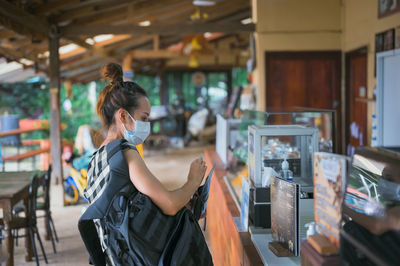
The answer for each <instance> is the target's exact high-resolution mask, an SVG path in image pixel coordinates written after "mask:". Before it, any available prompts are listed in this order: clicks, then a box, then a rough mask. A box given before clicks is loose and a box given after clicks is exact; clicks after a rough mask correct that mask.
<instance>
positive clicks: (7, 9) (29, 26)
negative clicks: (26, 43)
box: [0, 0, 49, 36]
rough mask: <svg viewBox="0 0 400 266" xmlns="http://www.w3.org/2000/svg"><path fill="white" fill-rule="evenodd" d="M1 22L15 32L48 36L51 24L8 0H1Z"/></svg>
mask: <svg viewBox="0 0 400 266" xmlns="http://www.w3.org/2000/svg"><path fill="white" fill-rule="evenodd" d="M0 23H1V24H3V25H4V26H6V27H7V28H9V29H11V30H13V31H15V32H23V33H24V34H25V35H26V34H27V33H30V34H32V32H33V33H39V34H42V35H45V36H46V35H47V34H48V32H49V25H48V23H47V22H46V21H44V20H41V19H38V18H37V17H36V16H34V15H32V14H30V13H28V12H25V11H24V10H21V9H20V8H18V7H17V6H15V5H13V4H11V3H9V2H7V1H6V0H0Z"/></svg>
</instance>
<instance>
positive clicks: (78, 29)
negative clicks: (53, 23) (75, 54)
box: [60, 23, 255, 37]
mask: <svg viewBox="0 0 400 266" xmlns="http://www.w3.org/2000/svg"><path fill="white" fill-rule="evenodd" d="M254 30H255V25H254V24H247V25H242V24H240V23H235V24H234V23H231V24H216V23H198V24H197V23H196V24H184V25H182V24H174V25H151V26H149V27H141V26H135V25H121V26H112V25H111V26H65V27H61V28H60V31H61V34H62V35H63V36H68V37H69V36H79V35H98V34H135V35H136V36H139V35H154V34H159V35H172V34H189V33H204V32H224V33H238V32H254Z"/></svg>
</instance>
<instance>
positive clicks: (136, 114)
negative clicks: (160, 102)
mask: <svg viewBox="0 0 400 266" xmlns="http://www.w3.org/2000/svg"><path fill="white" fill-rule="evenodd" d="M138 103H139V107H138V108H137V109H136V110H134V111H133V110H129V114H130V115H131V116H132V117H133V119H135V120H139V121H143V122H147V121H149V116H150V107H151V106H150V102H149V99H148V98H147V97H140V98H139V100H138ZM120 112H121V114H120V115H121V123H123V124H124V126H125V128H126V129H127V130H129V131H131V132H133V131H134V129H135V122H134V121H133V120H132V119H131V118H130V117H129V115H128V110H123V109H121V111H120ZM122 135H123V131H122Z"/></svg>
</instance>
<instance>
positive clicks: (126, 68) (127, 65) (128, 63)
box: [122, 54, 133, 81]
mask: <svg viewBox="0 0 400 266" xmlns="http://www.w3.org/2000/svg"><path fill="white" fill-rule="evenodd" d="M122 71H123V72H124V81H132V79H133V70H132V55H130V54H128V55H127V56H125V58H124V61H123V62H122Z"/></svg>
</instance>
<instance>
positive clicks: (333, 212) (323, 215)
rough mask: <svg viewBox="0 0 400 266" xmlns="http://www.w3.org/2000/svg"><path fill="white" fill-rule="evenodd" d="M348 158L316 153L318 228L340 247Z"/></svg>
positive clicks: (315, 186) (316, 213)
mask: <svg viewBox="0 0 400 266" xmlns="http://www.w3.org/2000/svg"><path fill="white" fill-rule="evenodd" d="M347 165H348V159H347V157H346V156H342V155H337V154H332V153H324V152H316V153H314V217H315V222H316V224H317V227H318V230H319V232H320V233H321V234H324V235H325V236H326V237H327V238H328V239H329V240H330V241H331V242H332V243H334V244H335V245H336V246H337V247H339V234H340V224H341V220H342V203H343V197H344V188H345V182H344V181H345V179H346V174H347Z"/></svg>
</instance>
